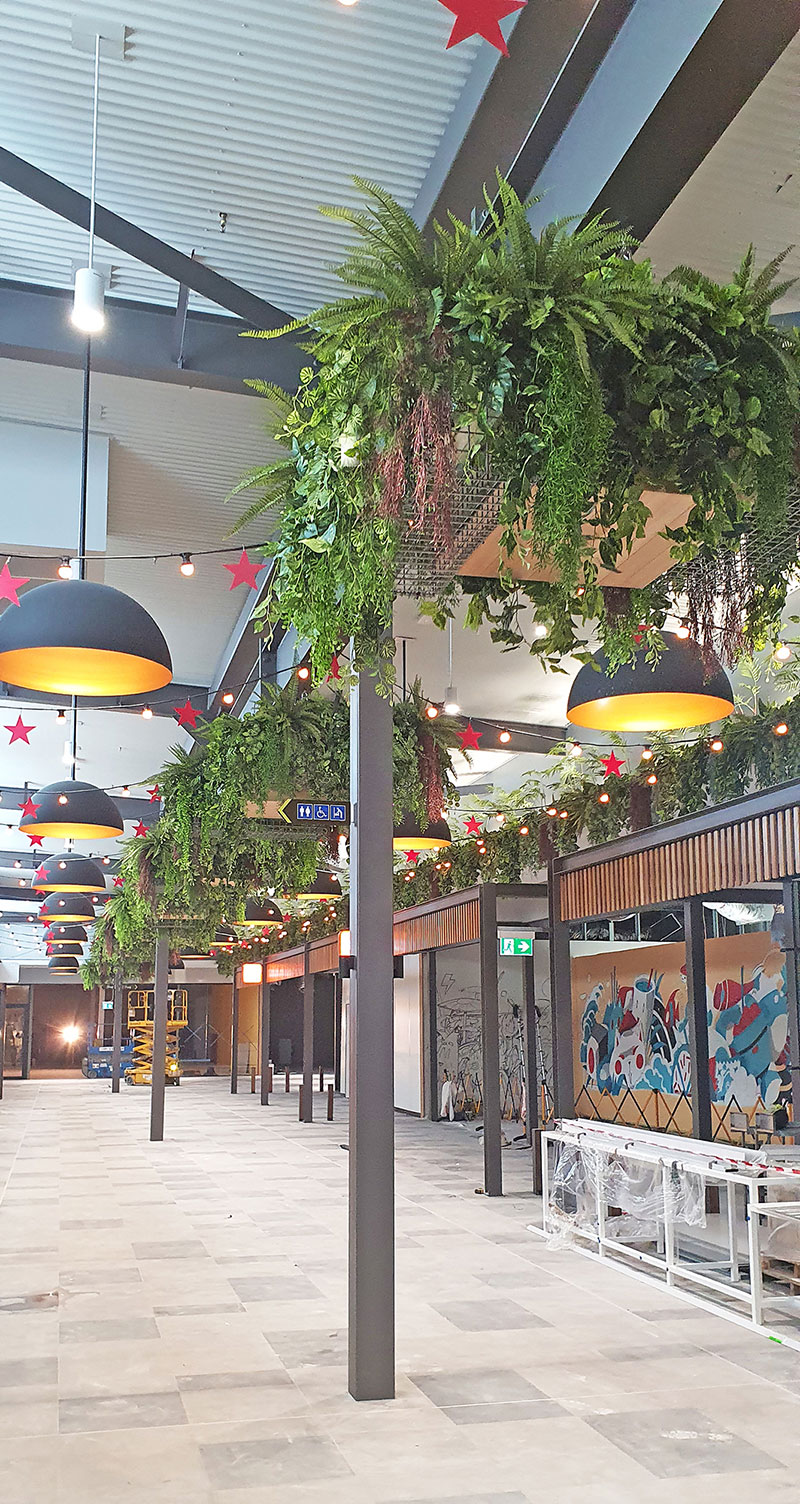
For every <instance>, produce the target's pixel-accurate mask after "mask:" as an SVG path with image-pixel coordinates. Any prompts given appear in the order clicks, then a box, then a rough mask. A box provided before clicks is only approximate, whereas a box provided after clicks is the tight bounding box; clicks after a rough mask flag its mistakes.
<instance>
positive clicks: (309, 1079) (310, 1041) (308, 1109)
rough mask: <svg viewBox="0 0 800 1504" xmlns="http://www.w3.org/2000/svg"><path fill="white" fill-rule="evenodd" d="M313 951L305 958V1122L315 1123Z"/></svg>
mask: <svg viewBox="0 0 800 1504" xmlns="http://www.w3.org/2000/svg"><path fill="white" fill-rule="evenodd" d="M315 981H316V978H315V977H314V976H313V974H312V971H311V951H310V948H309V945H308V942H306V949H305V956H304V958H303V1119H302V1120H303V1122H304V1123H313V1121H314V983H315Z"/></svg>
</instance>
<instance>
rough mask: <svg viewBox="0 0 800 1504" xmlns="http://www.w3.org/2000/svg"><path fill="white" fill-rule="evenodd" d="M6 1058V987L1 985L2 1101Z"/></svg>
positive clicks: (0, 1093)
mask: <svg viewBox="0 0 800 1504" xmlns="http://www.w3.org/2000/svg"><path fill="white" fill-rule="evenodd" d="M5 1060H6V987H5V982H3V984H2V985H0V1102H2V1100H3V1073H4V1069H5Z"/></svg>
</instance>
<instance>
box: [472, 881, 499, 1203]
mask: <svg viewBox="0 0 800 1504" xmlns="http://www.w3.org/2000/svg"><path fill="white" fill-rule="evenodd" d="M479 893H480V940H479V942H478V944H479V948H480V967H481V1046H482V1059H483V1081H482V1083H481V1094H482V1096H483V1188H484V1190H485V1192H486V1194H487V1196H502V1194H503V1128H502V1114H501V1105H500V1009H499V1002H498V988H497V888H496V886H495V884H494V883H481V886H480V890H479Z"/></svg>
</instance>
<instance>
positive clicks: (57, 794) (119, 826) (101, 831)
mask: <svg viewBox="0 0 800 1504" xmlns="http://www.w3.org/2000/svg"><path fill="white" fill-rule="evenodd" d="M6 615H8V613H7V612H6ZM35 802H36V814H35V815H23V817H22V819H21V820H20V822H19V828H20V830H24V831H25V832H26V834H27V833H28V832H35V833H36V834H38V835H40V836H55V837H58V838H62V839H65V840H67V839H69V838H70V837H72V838H73V839H75V840H78V841H91V840H99V839H101V838H102V839H105V838H106V837H108V836H120V835H122V832H123V829H124V826H123V822H122V816H121V815H120V813H119V810H118V809H117V806H116V805H115V803H114V801H113V799H110V798H109V796H108V794H106V793H105V792H104V790H103V789H98V788H96V787H95V785H94V784H93V783H79V782H77V781H76V780H75V779H72V778H70V779H67V780H65V781H64V782H63V783H51V784H48V785H47V787H46V788H43V789H39V792H38V793H37V795H36V801H35Z"/></svg>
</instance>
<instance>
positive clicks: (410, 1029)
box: [341, 956, 422, 1113]
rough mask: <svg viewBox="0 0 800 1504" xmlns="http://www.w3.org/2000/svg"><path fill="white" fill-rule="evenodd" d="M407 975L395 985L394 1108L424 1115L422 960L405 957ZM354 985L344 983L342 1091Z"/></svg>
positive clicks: (346, 1076)
mask: <svg viewBox="0 0 800 1504" xmlns="http://www.w3.org/2000/svg"><path fill="white" fill-rule="evenodd" d="M403 964H404V968H405V976H404V977H403V979H402V981H401V980H399V979H398V981H396V982H395V984H394V1072H395V1076H394V1105H395V1107H399V1108H401V1109H402V1110H403V1111H404V1112H416V1113H421V1112H422V983H421V976H420V957H419V956H406V957H405V958H404V962H403ZM349 1012H350V982H349V979H345V981H344V982H343V983H342V1055H341V1073H342V1091H343V1092H344V1095H345V1096H347V1094H348V1091H349V1070H348V1063H349V1061H348V1021H349Z"/></svg>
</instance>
